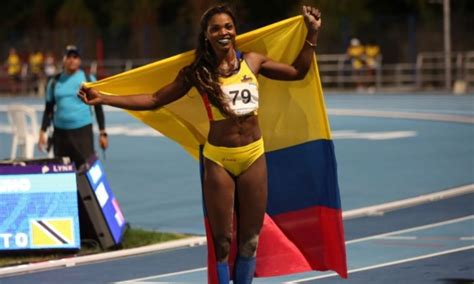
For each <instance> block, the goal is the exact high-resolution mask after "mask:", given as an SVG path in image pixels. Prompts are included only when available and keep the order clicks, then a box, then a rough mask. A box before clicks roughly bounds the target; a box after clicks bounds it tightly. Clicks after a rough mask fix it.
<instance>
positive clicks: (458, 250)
mask: <svg viewBox="0 0 474 284" xmlns="http://www.w3.org/2000/svg"><path fill="white" fill-rule="evenodd" d="M470 249H474V245H470V246H465V247H460V248H456V249H451V250H445V251H440V252H436V253H430V254H425V255H420V256H416V257H412V258H406V259H401V260H396V261H390V262H385V263H381V264H377V265H371V266H366V267H360V268H356V269H352V270H349V271H348V273H355V272H360V271H367V270H372V269H376V268H381V267H386V266H392V265H396V264H401V263H406V262H410V261H415V260H420V259H425V258H430V257H435V256H440V255H445V254H450V253H455V252H460V251H465V250H470ZM333 276H337V274H336V273H331V274H327V275H321V276H315V277H308V278H304V279H298V280H293V281H290V282H285V283H300V282H304V281H309V280H316V279H323V278H329V277H333Z"/></svg>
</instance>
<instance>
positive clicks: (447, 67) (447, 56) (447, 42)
mask: <svg viewBox="0 0 474 284" xmlns="http://www.w3.org/2000/svg"><path fill="white" fill-rule="evenodd" d="M449 2H450V0H443V23H444V80H445V86H446V90H447V91H450V90H451V20H450V16H449V15H450V3H449Z"/></svg>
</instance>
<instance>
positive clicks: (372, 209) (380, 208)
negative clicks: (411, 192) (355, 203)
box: [342, 183, 474, 220]
mask: <svg viewBox="0 0 474 284" xmlns="http://www.w3.org/2000/svg"><path fill="white" fill-rule="evenodd" d="M473 192H474V183H471V184H467V185H463V186H460V187H455V188H450V189H446V190H442V191H438V192H434V193H429V194H424V195H420V196H417V197H412V198H407V199H402V200H398V201H393V202H387V203H383V204H379V205H374V206H368V207H363V208H358V209H353V210H348V211H344V212H343V213H342V217H343V218H344V220H349V219H353V218H359V217H366V216H374V215H375V216H378V215H382V214H384V213H385V212H389V211H394V210H398V209H402V208H406V207H412V206H415V205H420V204H424V203H429V202H434V201H438V200H442V199H447V198H451V197H455V196H458V195H464V194H468V193H473Z"/></svg>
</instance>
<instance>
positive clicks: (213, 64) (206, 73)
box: [185, 5, 236, 118]
mask: <svg viewBox="0 0 474 284" xmlns="http://www.w3.org/2000/svg"><path fill="white" fill-rule="evenodd" d="M216 14H227V15H228V16H229V17H231V19H232V21H233V22H234V25H235V17H234V14H233V12H232V10H231V9H230V8H229V7H228V6H226V5H217V6H214V7H211V8H210V9H208V10H207V11H206V12H204V14H203V15H202V17H201V23H200V25H201V31H200V32H199V36H198V45H197V48H196V52H195V58H194V61H193V63H191V64H190V65H189V66H187V67H186V68H185V74H186V79H187V81H189V82H191V83H192V84H193V85H194V86H196V88H197V89H198V91H199V93H201V94H207V96H208V99H209V101H210V102H211V104H212V105H213V106H215V107H216V108H217V109H219V111H220V112H221V113H223V114H224V115H225V116H227V117H230V118H236V114H235V113H234V112H233V111H232V110H231V109H230V106H229V104H228V103H227V101H226V100H225V98H224V94H223V93H222V89H221V86H220V83H219V71H218V69H217V68H218V62H217V57H216V54H215V52H214V50H213V49H212V47H211V45H210V44H209V42H208V40H207V39H206V31H207V26H208V24H209V20H210V19H211V18H212V17H213V16H214V15H216Z"/></svg>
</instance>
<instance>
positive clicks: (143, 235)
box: [0, 228, 189, 267]
mask: <svg viewBox="0 0 474 284" xmlns="http://www.w3.org/2000/svg"><path fill="white" fill-rule="evenodd" d="M186 237H189V236H187V235H183V234H172V233H160V232H156V231H147V230H143V229H133V228H129V229H127V230H126V231H125V234H124V236H123V239H122V244H121V246H120V248H117V249H115V250H119V249H128V248H136V247H141V246H146V245H151V244H156V243H162V242H166V241H171V240H177V239H183V238H186ZM106 251H107V250H102V249H101V248H100V246H99V244H98V243H97V242H91V241H89V242H82V244H81V249H80V250H79V251H71V252H67V251H63V252H53V251H28V252H22V253H16V252H11V253H6V254H5V253H2V256H0V267H5V266H13V265H20V264H28V263H35V262H43V261H48V260H54V259H61V258H66V257H72V256H82V255H90V254H95V253H100V252H106ZM108 251H112V250H108Z"/></svg>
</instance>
